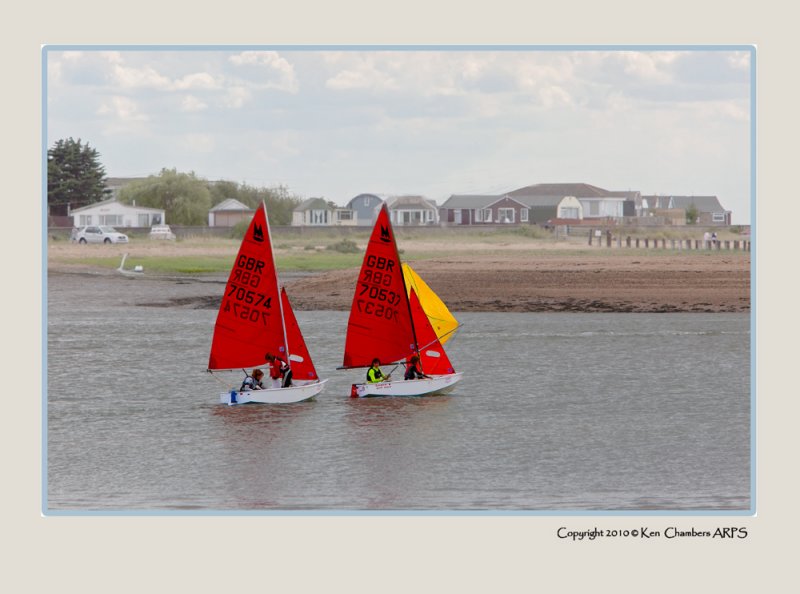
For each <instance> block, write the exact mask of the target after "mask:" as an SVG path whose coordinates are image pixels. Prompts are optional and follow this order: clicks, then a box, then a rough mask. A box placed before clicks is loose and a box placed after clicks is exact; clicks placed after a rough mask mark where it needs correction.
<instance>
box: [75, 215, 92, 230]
mask: <svg viewBox="0 0 800 594" xmlns="http://www.w3.org/2000/svg"><path fill="white" fill-rule="evenodd" d="M78 222H79V223H80V224H79V225H78V227H84V226H86V225H91V224H92V215H81V216H80V217H78Z"/></svg>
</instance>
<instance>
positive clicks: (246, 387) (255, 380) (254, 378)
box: [239, 369, 264, 392]
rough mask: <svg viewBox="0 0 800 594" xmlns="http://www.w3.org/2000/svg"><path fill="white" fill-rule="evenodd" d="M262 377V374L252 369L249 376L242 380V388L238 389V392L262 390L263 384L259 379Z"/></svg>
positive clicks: (258, 370)
mask: <svg viewBox="0 0 800 594" xmlns="http://www.w3.org/2000/svg"><path fill="white" fill-rule="evenodd" d="M262 377H264V372H263V371H261V370H260V369H254V370H253V373H252V374H251V375H248V376H247V377H245V378H244V381H243V382H242V387H241V388H239V391H240V392H249V391H251V390H263V389H264V384H263V383H261V378H262Z"/></svg>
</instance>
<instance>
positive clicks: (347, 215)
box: [292, 198, 356, 227]
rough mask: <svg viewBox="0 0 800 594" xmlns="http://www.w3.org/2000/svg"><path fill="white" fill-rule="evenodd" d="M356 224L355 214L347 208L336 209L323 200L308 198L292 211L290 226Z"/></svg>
mask: <svg viewBox="0 0 800 594" xmlns="http://www.w3.org/2000/svg"><path fill="white" fill-rule="evenodd" d="M355 224H356V218H355V213H354V212H353V211H352V210H350V209H349V208H338V207H336V206H332V205H331V204H329V203H328V202H326V201H325V199H324V198H309V199H307V200H304V201H303V202H301V203H300V205H299V206H298V207H297V208H295V209H294V210H293V211H292V226H295V227H306V226H313V227H325V226H328V227H329V226H332V225H342V226H352V225H355Z"/></svg>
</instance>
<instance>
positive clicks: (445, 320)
mask: <svg viewBox="0 0 800 594" xmlns="http://www.w3.org/2000/svg"><path fill="white" fill-rule="evenodd" d="M403 277H404V278H405V283H406V288H407V290H408V291H409V294H410V292H411V290H412V289H413V290H414V291H415V292H416V293H417V297H419V301H420V303H421V304H422V309H423V310H425V314H426V315H427V316H428V320H429V321H430V323H431V326H433V329H434V330H435V331H436V336H437V337H438V338H439V341H440V342H441V343H442V344H444V343H446V342H447V341H448V340H450V338H451V337H452V336H453V334H454V331H455V329H456V328H458V320H456V319H455V317H454V316H453V314H451V313H450V310H449V309H447V306H446V305H445V304H444V302H443V301H442V300H441V299H440V298H439V296H438V295H437V294H436V293H435V292H434V291H433V289H431V288H430V287H429V286H428V285H427V284H426V283H425V281H424V280H422V278H421V277H420V276H419V275H418V274H417V273H416V271H414V269H413V268H411V266H409V265H408V264H405V263H404V264H403ZM420 342H422V339H421V338H420Z"/></svg>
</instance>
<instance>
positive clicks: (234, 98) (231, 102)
mask: <svg viewBox="0 0 800 594" xmlns="http://www.w3.org/2000/svg"><path fill="white" fill-rule="evenodd" d="M252 98H253V93H252V91H250V89H246V88H245V87H233V88H230V89H228V90H227V92H226V93H225V98H224V100H223V101H224V103H225V105H226V106H227V107H231V108H233V109H240V108H242V107H244V105H245V104H247V103H248V102H249V101H250V100H251V99H252Z"/></svg>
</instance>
